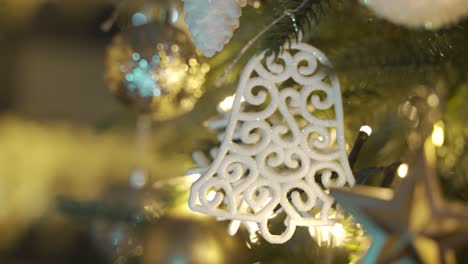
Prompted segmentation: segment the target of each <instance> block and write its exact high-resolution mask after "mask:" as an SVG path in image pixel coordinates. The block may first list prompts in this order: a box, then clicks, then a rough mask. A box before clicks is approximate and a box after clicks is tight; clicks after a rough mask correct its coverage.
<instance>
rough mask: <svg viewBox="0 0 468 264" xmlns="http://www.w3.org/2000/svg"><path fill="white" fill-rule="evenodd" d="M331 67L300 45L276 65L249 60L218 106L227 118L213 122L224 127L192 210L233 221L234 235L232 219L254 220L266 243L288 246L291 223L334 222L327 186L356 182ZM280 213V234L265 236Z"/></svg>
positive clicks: (262, 57) (265, 58)
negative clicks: (232, 89)
mask: <svg viewBox="0 0 468 264" xmlns="http://www.w3.org/2000/svg"><path fill="white" fill-rule="evenodd" d="M330 68H331V65H330V63H329V61H328V60H327V59H326V57H325V55H324V54H322V52H321V51H319V50H317V49H316V48H314V47H312V46H309V45H307V44H305V43H301V42H293V43H292V44H291V47H290V49H289V50H288V49H285V50H284V51H283V52H282V53H281V54H279V59H278V60H275V58H274V56H266V52H264V53H262V54H261V55H259V56H255V57H254V58H253V59H251V60H250V62H249V63H248V64H247V66H246V67H245V69H244V72H243V74H242V76H241V79H240V82H239V86H238V90H237V92H236V97H235V99H234V100H233V102H232V100H229V99H228V98H227V99H226V100H225V101H223V102H222V103H221V104H220V106H219V107H220V108H221V110H223V109H226V110H227V109H230V108H232V111H231V113H230V119H229V121H228V122H226V119H222V120H220V122H217V123H216V124H217V125H226V127H227V129H226V131H225V133H224V136H223V138H224V139H223V142H222V144H221V146H220V149H219V150H217V151H216V154H215V156H216V158H215V160H214V162H213V163H212V165H211V167H209V168H208V169H207V170H206V171H203V172H202V173H203V175H202V176H201V177H200V178H199V179H198V180H197V182H195V183H194V184H193V186H192V190H191V196H190V201H189V206H190V208H191V209H192V210H194V211H197V212H201V213H205V214H208V215H213V216H216V217H218V218H219V219H221V220H237V222H235V221H234V222H232V223H231V225H234V227H233V230H235V229H236V226H239V221H242V222H248V223H253V224H255V225H257V230H260V233H261V235H262V236H263V237H264V238H265V239H266V240H267V241H269V242H271V243H284V242H286V241H288V240H289V239H290V238H291V237H292V236H293V234H294V232H295V230H296V226H306V227H310V226H315V225H333V224H334V221H333V220H334V219H333V218H332V217H330V214H329V213H330V210H331V206H332V204H333V198H331V196H329V195H328V189H329V188H330V187H343V186H345V185H353V184H354V182H355V180H354V177H353V175H352V172H351V169H350V167H349V164H348V157H347V155H346V151H345V142H344V136H343V133H344V131H343V129H344V127H343V110H342V103H341V91H340V86H339V82H338V79H337V77H336V76H335V75H334V74H332V73H330ZM286 81H288V84H287V86H281V84H282V83H284V82H286ZM280 87H281V88H280ZM231 102H232V104H231ZM230 105H232V107H230ZM226 123H227V124H226ZM213 125H214V123H213ZM199 172H201V171H199ZM281 210H283V212H285V214H286V219H285V221H284V224H285V227H286V229H285V230H284V231H283V232H282V233H281V234H279V235H277V234H272V232H271V230H270V227H269V222H270V220H271V219H272V218H273V217H274V216H275V215H276V213H277V212H278V211H281ZM233 232H234V231H233Z"/></svg>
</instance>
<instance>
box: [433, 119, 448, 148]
mask: <svg viewBox="0 0 468 264" xmlns="http://www.w3.org/2000/svg"><path fill="white" fill-rule="evenodd" d="M444 127H445V126H444V122H442V121H437V122H436V123H435V124H434V127H433V130H432V144H434V146H436V147H442V146H443V145H444V141H445V131H444Z"/></svg>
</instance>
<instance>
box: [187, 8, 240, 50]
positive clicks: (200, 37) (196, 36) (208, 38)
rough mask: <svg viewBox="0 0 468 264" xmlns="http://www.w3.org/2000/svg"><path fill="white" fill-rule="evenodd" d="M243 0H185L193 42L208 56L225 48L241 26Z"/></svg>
mask: <svg viewBox="0 0 468 264" xmlns="http://www.w3.org/2000/svg"><path fill="white" fill-rule="evenodd" d="M241 4H242V5H245V4H246V2H245V1H242V0H184V11H185V16H186V17H185V21H186V22H187V24H188V26H189V28H190V33H191V35H192V40H193V43H195V45H196V46H197V48H198V49H199V50H200V51H201V52H203V54H204V55H205V56H207V57H212V56H213V55H214V54H215V53H216V52H219V51H221V50H223V48H224V45H226V44H227V43H229V41H230V40H231V38H232V36H233V34H234V31H235V30H236V29H237V28H238V27H239V17H240V16H241V15H242V9H241V6H240V5H241Z"/></svg>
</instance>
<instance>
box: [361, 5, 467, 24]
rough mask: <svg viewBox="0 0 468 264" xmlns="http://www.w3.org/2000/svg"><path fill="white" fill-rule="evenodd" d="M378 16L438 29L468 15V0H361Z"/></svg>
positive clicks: (392, 20)
mask: <svg viewBox="0 0 468 264" xmlns="http://www.w3.org/2000/svg"><path fill="white" fill-rule="evenodd" d="M361 3H363V4H364V5H366V6H367V7H369V8H370V9H371V10H372V11H374V12H375V13H376V14H377V15H378V16H380V17H382V18H385V19H387V20H389V21H391V22H393V23H396V24H400V25H404V26H408V27H425V28H427V29H437V28H440V27H443V26H446V25H450V24H453V23H456V22H458V21H460V20H461V19H462V18H464V17H466V16H467V15H468V0H418V1H408V0H393V1H388V0H361Z"/></svg>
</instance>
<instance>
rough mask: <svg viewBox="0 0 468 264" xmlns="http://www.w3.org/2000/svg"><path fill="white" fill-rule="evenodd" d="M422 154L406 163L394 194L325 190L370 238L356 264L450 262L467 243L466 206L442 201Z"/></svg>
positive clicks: (370, 190) (367, 189) (430, 165)
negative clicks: (402, 178)
mask: <svg viewBox="0 0 468 264" xmlns="http://www.w3.org/2000/svg"><path fill="white" fill-rule="evenodd" d="M426 145H427V144H426ZM426 149H427V148H426ZM429 152H430V151H429ZM429 152H428V151H427V150H426V153H429ZM424 156H425V155H424V154H422V153H421V154H420V156H419V157H418V158H417V159H416V160H415V162H413V163H411V164H410V166H411V167H410V168H409V170H410V174H409V175H408V177H406V178H405V179H404V180H403V182H402V183H401V185H400V187H399V190H398V191H396V192H393V191H392V190H390V189H385V188H376V187H362V186H359V187H354V188H353V189H349V190H340V189H333V190H332V191H331V193H332V195H333V196H334V197H335V198H336V200H337V201H338V203H339V204H340V205H341V206H343V207H344V208H345V209H346V210H348V211H349V212H350V213H351V214H352V215H353V216H354V217H355V218H356V220H357V221H359V222H360V223H361V224H362V225H363V227H364V229H366V230H367V231H368V232H369V234H370V236H371V237H372V239H373V240H372V244H371V247H370V249H369V250H368V252H367V254H366V256H365V257H364V258H363V260H362V263H396V262H397V261H398V263H403V262H404V261H406V262H404V263H455V254H454V251H453V247H454V246H457V245H460V244H461V243H463V241H466V240H467V239H468V237H467V235H468V208H467V207H466V206H461V205H456V204H453V203H450V204H449V203H446V202H444V201H443V199H442V197H441V191H440V187H439V185H438V182H437V179H436V177H437V176H436V175H435V172H434V168H433V166H434V161H433V159H431V158H428V160H427V161H428V162H427V163H426V160H425V158H424ZM427 156H428V157H430V156H431V155H430V154H429V155H427ZM400 261H401V262H400Z"/></svg>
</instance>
